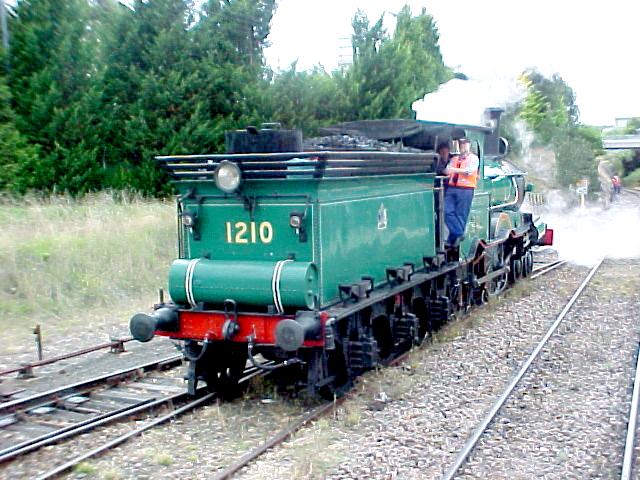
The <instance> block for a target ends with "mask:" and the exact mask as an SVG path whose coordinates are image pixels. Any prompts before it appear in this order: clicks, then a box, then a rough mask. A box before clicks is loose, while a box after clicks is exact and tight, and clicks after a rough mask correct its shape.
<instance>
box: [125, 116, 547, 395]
mask: <svg viewBox="0 0 640 480" xmlns="http://www.w3.org/2000/svg"><path fill="white" fill-rule="evenodd" d="M500 114H501V110H499V109H490V110H488V111H487V115H488V117H490V118H491V119H492V120H493V125H494V126H495V127H494V128H493V129H492V128H488V127H485V126H472V125H455V124H449V123H438V122H422V121H413V120H371V121H358V122H347V123H342V124H339V125H335V126H333V127H329V128H327V129H325V130H324V131H323V133H324V134H325V135H326V136H325V137H322V138H320V139H316V140H314V141H311V142H310V143H309V142H307V143H306V144H305V141H304V140H303V138H302V135H301V133H300V132H299V131H295V130H282V129H280V128H278V126H277V125H272V124H268V125H265V126H264V128H262V129H257V128H254V127H249V128H247V129H246V130H241V131H233V132H228V133H227V137H226V144H227V152H228V153H226V154H214V155H178V156H161V157H157V158H156V160H157V162H158V164H159V166H160V167H162V168H163V169H165V170H166V171H167V172H168V174H169V175H170V176H171V177H172V179H173V181H174V183H175V186H176V188H177V191H178V195H177V222H178V228H177V237H178V258H177V259H176V260H175V261H174V262H173V264H172V265H171V267H170V269H169V294H170V296H171V301H169V302H165V301H161V302H160V303H158V304H157V305H156V306H155V309H154V311H153V313H150V314H148V313H139V314H136V315H134V316H133V317H132V318H131V321H130V330H131V333H132V335H133V336H134V338H136V339H137V340H139V341H141V342H146V341H149V340H151V339H152V338H153V337H154V336H155V335H161V336H166V337H170V338H172V339H175V340H178V341H180V344H181V348H182V350H183V352H184V356H185V358H186V360H187V361H188V362H189V368H188V373H187V380H188V388H189V391H190V392H191V393H193V394H195V393H196V390H197V387H198V383H199V382H200V381H204V382H206V384H207V386H208V387H209V388H212V389H214V390H216V391H218V392H220V393H221V394H225V393H228V392H233V391H234V389H235V388H236V386H237V382H238V379H239V378H240V377H241V376H242V374H243V371H244V369H245V367H246V365H247V362H250V363H251V364H253V365H254V366H256V367H257V368H262V369H271V370H274V369H277V370H279V371H280V375H279V377H280V378H285V379H286V381H287V382H289V383H290V384H291V385H294V386H296V388H298V389H300V390H301V391H304V392H306V393H307V394H308V395H310V396H314V397H315V396H318V395H320V396H324V397H332V396H333V395H335V394H339V393H340V392H342V391H344V389H345V388H348V387H349V385H350V384H351V382H352V380H353V379H354V378H355V377H356V376H357V375H359V374H361V373H362V372H363V371H365V370H368V369H371V368H374V367H376V366H377V365H380V364H383V363H384V362H386V361H387V360H388V359H390V358H393V357H394V356H395V355H398V353H399V352H402V351H404V350H406V349H408V348H411V346H413V345H416V344H419V343H420V342H422V341H423V340H424V339H425V337H426V336H428V335H429V333H430V332H432V331H433V330H434V329H436V328H438V327H439V326H440V325H442V324H443V323H444V322H447V321H448V320H450V319H451V318H452V316H454V315H455V314H456V312H457V311H459V310H467V309H469V308H470V307H471V306H472V305H474V304H481V303H483V302H486V301H487V300H488V298H489V297H490V296H491V295H496V294H498V293H500V291H501V290H503V289H504V288H505V287H506V286H507V285H508V284H509V283H512V282H515V281H516V280H517V279H518V278H520V277H522V276H527V275H528V274H529V273H530V272H531V270H532V267H533V257H532V252H531V248H532V247H533V246H534V245H536V244H549V243H550V242H551V236H552V231H551V230H549V229H547V228H546V225H545V224H544V223H542V222H541V221H540V219H537V218H534V217H533V216H532V214H529V213H524V212H522V211H521V208H520V207H521V205H522V202H523V199H524V196H525V193H526V192H527V191H529V190H531V188H532V186H531V185H530V184H527V183H526V182H525V172H522V171H520V170H519V169H518V168H516V167H514V166H513V165H511V164H510V163H508V162H507V161H506V160H505V158H504V157H505V154H506V147H507V145H506V142H505V141H504V139H501V138H500V137H499V136H498V132H499V124H500ZM462 137H465V138H468V139H470V140H471V142H472V150H473V151H474V152H475V153H476V154H477V155H478V157H479V158H480V166H479V169H480V171H479V176H478V179H479V180H478V187H477V188H476V191H475V196H474V199H473V204H472V209H471V213H470V215H469V220H468V223H467V226H466V232H465V235H464V237H463V238H464V239H463V241H462V243H461V244H460V245H459V246H458V247H454V248H449V247H447V246H446V245H445V241H444V239H445V238H446V237H445V235H446V227H445V225H444V213H443V211H444V210H443V205H444V188H445V179H444V178H442V177H439V176H438V175H437V174H436V170H435V166H436V162H437V161H438V155H437V154H436V153H435V148H436V146H437V145H438V144H439V143H440V142H442V141H451V142H453V141H455V140H456V139H459V138H462ZM265 360H267V361H265Z"/></svg>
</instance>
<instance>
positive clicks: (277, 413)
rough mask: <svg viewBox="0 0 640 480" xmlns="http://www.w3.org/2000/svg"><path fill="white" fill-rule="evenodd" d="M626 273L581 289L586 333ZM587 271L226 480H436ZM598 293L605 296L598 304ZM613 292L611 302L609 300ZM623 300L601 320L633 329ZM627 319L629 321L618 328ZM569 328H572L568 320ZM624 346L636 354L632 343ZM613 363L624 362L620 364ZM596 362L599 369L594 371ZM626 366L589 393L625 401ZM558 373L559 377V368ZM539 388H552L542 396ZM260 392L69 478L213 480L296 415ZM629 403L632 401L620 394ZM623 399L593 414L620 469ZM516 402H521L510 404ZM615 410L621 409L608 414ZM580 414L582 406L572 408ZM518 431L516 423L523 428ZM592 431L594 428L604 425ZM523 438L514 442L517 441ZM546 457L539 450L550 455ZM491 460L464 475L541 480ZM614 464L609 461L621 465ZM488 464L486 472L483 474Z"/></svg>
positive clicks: (491, 318)
mask: <svg viewBox="0 0 640 480" xmlns="http://www.w3.org/2000/svg"><path fill="white" fill-rule="evenodd" d="M629 265H630V264H629V263H623V262H607V263H606V264H605V266H603V267H602V268H603V270H602V273H603V275H602V276H598V275H597V276H596V277H595V278H594V282H595V283H594V286H595V287H597V288H596V290H595V291H592V290H591V289H588V290H585V293H584V295H585V298H587V296H589V297H588V298H589V300H590V301H593V303H594V305H593V308H591V311H590V313H589V317H590V318H591V320H590V321H591V322H595V321H596V320H597V319H598V318H599V315H601V313H598V309H597V308H596V305H595V304H596V303H598V302H602V303H604V304H606V305H609V304H614V303H620V297H619V296H618V297H616V296H615V295H618V294H621V293H620V289H619V288H616V285H617V284H616V283H615V282H618V281H621V282H623V284H624V285H626V287H624V288H629V289H632V287H633V288H635V290H633V291H634V292H635V291H637V290H638V284H637V282H638V276H637V273H636V274H635V275H636V276H635V280H634V277H633V274H634V270H633V268H635V269H636V270H635V271H637V264H634V265H635V267H633V268H632V267H631V266H629ZM605 267H606V269H605ZM588 270H589V269H588V268H586V267H576V266H563V267H561V268H560V269H558V270H556V271H554V272H552V273H550V274H547V275H545V276H543V277H540V278H539V279H536V280H534V281H525V282H522V283H520V284H519V285H517V286H516V287H514V288H513V289H512V290H511V291H509V292H507V293H506V294H505V295H504V296H503V297H501V298H499V299H496V300H494V301H492V302H491V303H490V304H489V305H486V306H484V307H481V308H477V309H474V310H473V311H472V312H471V314H470V315H468V316H465V317H463V318H461V319H460V320H458V321H456V322H453V323H451V324H449V325H448V326H446V327H445V328H443V329H442V330H441V331H440V332H438V333H437V334H436V336H435V337H434V341H433V342H430V343H429V344H426V345H425V346H424V347H423V348H420V349H417V350H415V351H414V352H412V354H411V355H410V356H409V358H408V360H406V361H405V362H404V363H403V364H402V365H401V366H399V367H395V368H386V369H382V370H380V371H378V372H370V373H369V374H367V375H365V376H363V377H362V378H361V379H359V381H358V385H357V387H356V389H355V390H354V391H353V392H352V393H351V394H350V395H349V398H348V399H347V400H345V401H344V402H343V403H342V404H341V405H340V406H337V407H336V408H335V409H334V410H333V412H332V413H331V415H327V416H325V417H324V418H322V419H320V420H318V421H317V422H315V423H313V424H312V425H310V426H308V427H305V428H304V429H303V430H301V431H300V432H298V433H297V434H296V435H294V436H293V437H292V438H291V439H289V440H288V441H286V442H285V443H284V444H282V445H281V446H279V447H276V448H274V449H273V450H271V451H269V452H267V453H266V454H265V455H263V456H262V457H261V458H259V459H258V460H257V461H255V462H254V463H252V464H250V465H249V466H248V467H246V468H245V469H244V470H242V471H241V472H240V473H239V474H238V475H236V477H234V478H242V479H258V478H259V479H263V478H274V479H278V478H282V479H292V478H293V479H297V478H332V479H347V478H352V479H356V478H358V479H359V478H380V479H390V478H398V479H413V478H416V479H417V478H439V477H440V476H441V475H442V473H443V472H444V471H445V469H446V468H447V467H448V466H449V465H450V464H451V462H452V461H453V459H454V458H455V455H456V453H457V452H458V451H459V450H460V449H461V448H462V446H463V444H464V442H465V440H466V437H467V436H468V435H469V434H470V433H471V431H472V430H473V429H474V428H475V426H476V425H477V423H478V421H479V420H480V419H481V417H482V416H483V415H484V413H485V412H486V411H487V410H488V409H489V408H490V406H491V404H492V403H493V401H494V400H495V398H496V397H497V396H498V395H499V394H500V393H501V391H502V389H503V388H504V386H505V385H506V384H507V383H508V381H509V379H510V378H511V377H512V376H513V374H514V373H515V372H516V371H517V369H518V368H519V366H520V364H521V363H522V361H523V360H524V359H525V358H526V356H527V355H528V354H529V353H530V352H531V350H532V349H533V348H534V346H535V345H536V344H537V342H538V341H539V339H540V338H541V337H542V335H543V334H544V332H545V331H546V328H547V327H548V326H549V325H550V323H551V322H552V321H553V320H554V319H555V317H556V315H557V314H558V313H559V312H560V310H561V309H562V308H563V306H564V304H565V303H566V301H567V300H568V299H569V298H570V297H571V295H572V294H573V292H574V291H575V289H576V287H577V286H578V285H579V284H580V282H581V280H582V279H583V278H584V277H585V275H586V273H587V272H588ZM625 271H626V272H627V274H625V275H626V276H624V275H623V276H621V277H619V273H620V272H625ZM605 274H606V275H605ZM634 281H635V282H636V283H635V284H634V283H633V282H634ZM601 287H602V288H601ZM600 290H602V291H603V292H604V293H600ZM607 292H608V293H607ZM615 292H618V293H616V294H615V295H614V293H615ZM626 301H627V302H628V305H627V307H626V309H625V308H624V307H623V306H620V307H619V308H618V309H616V310H612V311H611V312H610V314H611V315H612V318H615V319H617V321H618V322H617V323H618V324H619V325H620V328H622V326H623V325H627V326H628V325H629V324H630V323H631V324H632V323H633V322H632V320H633V318H637V317H638V311H637V310H635V311H634V310H632V308H631V307H630V305H631V304H634V302H635V304H634V305H635V308H637V305H638V300H637V298H636V299H635V300H633V299H632V298H628V299H627V300H626ZM607 302H608V303H607ZM625 312H627V314H628V315H629V316H630V318H627V317H624V315H625ZM634 315H635V317H633V316H634ZM622 317H624V319H623V318H622ZM568 320H569V318H567V320H566V321H568ZM572 321H573V320H572ZM585 321H587V320H585ZM567 325H569V324H567ZM567 328H568V330H566V331H565V330H564V329H563V327H561V333H560V335H558V337H566V336H567V335H568V333H573V334H577V333H578V330H577V329H571V327H567ZM596 331H600V334H601V335H602V336H605V337H607V342H609V343H610V345H609V348H617V345H619V344H618V343H616V342H618V340H616V339H615V338H613V337H615V336H616V332H618V333H619V332H620V331H621V330H615V331H613V330H608V329H604V327H601V328H600V330H598V329H596ZM579 338H582V337H579ZM626 341H627V342H631V343H633V342H636V344H637V337H635V338H633V339H627V340H626ZM584 342H586V340H585V341H584ZM578 343H580V342H578ZM585 344H586V343H585ZM567 348H568V345H567ZM619 350H622V348H620V349H619ZM589 352H591V350H589ZM591 354H592V355H593V356H594V357H593V358H594V359H595V360H593V361H594V362H595V361H596V360H598V359H600V358H601V357H600V356H599V355H600V354H599V353H598V352H591ZM545 355H547V352H545ZM622 356H623V354H622V352H621V353H620V357H621V358H622ZM545 358H547V357H545ZM549 358H550V359H551V360H549V361H548V362H547V363H549V364H550V365H556V363H557V359H556V358H555V357H553V355H551V356H549ZM589 359H591V357H589ZM621 361H622V360H621ZM554 362H556V363H554ZM607 362H610V360H607ZM599 363H600V364H602V362H601V361H600V362H599ZM631 363H632V359H631V357H629V358H627V361H626V363H625V366H624V369H618V365H617V364H613V363H612V364H611V365H607V367H606V368H605V367H602V368H603V371H606V372H608V374H609V376H608V377H607V378H608V380H607V382H608V383H607V382H601V383H602V385H598V388H599V389H600V390H599V391H607V392H609V390H611V391H612V392H614V393H615V392H616V391H617V390H616V388H618V387H615V385H617V384H615V385H614V383H615V382H614V380H615V381H616V382H618V381H619V382H622V379H624V381H625V382H627V383H624V382H623V383H624V386H623V390H624V389H625V388H627V387H628V386H629V382H630V381H631V377H630V376H631V373H630V370H631ZM601 366H602V365H601ZM556 367H557V368H558V369H559V371H562V368H561V366H559V365H556ZM538 368H539V367H538V363H535V364H534V370H532V371H531V372H530V373H529V375H532V376H533V375H534V374H537V372H538ZM620 368H622V367H621V365H620ZM625 375H626V376H625ZM612 382H613V383H612ZM536 385H537V386H536V388H535V389H534V390H535V391H536V392H538V391H539V393H538V394H537V395H536V396H535V397H534V396H533V395H532V396H530V400H531V401H530V405H529V406H530V407H531V408H529V410H526V409H525V410H526V412H525V413H527V414H529V413H530V414H531V415H532V417H533V418H535V419H536V420H542V416H540V417H541V418H537V416H536V415H535V413H534V407H536V408H537V406H538V404H539V403H540V402H541V399H540V398H539V397H542V398H543V399H544V398H546V397H548V396H549V395H551V394H554V393H555V392H556V386H552V387H547V386H545V385H543V384H539V385H543V386H539V385H538V384H536ZM534 386H535V385H534ZM614 387H615V388H614ZM545 388H551V393H549V392H548V391H547V390H545ZM572 388H575V385H572ZM607 388H609V390H607ZM566 392H567V395H572V394H573V395H576V396H578V395H579V394H582V393H583V391H582V390H581V389H580V388H578V390H573V389H571V388H569V387H567V390H566ZM624 392H626V390H624ZM269 393H270V392H269V391H266V392H261V391H260V386H259V385H258V387H257V389H256V390H254V393H253V394H252V395H250V396H249V397H247V398H245V399H240V400H238V401H235V402H231V403H225V404H221V405H211V406H208V407H205V408H204V409H200V410H198V411H196V412H194V413H193V414H187V415H185V416H184V417H181V418H180V419H179V420H177V421H174V422H171V423H170V424H168V425H165V426H163V427H160V428H157V429H154V430H152V431H150V432H149V433H147V434H145V435H143V436H142V437H140V438H137V439H134V440H131V441H129V442H127V443H126V444H124V445H122V446H120V447H118V448H116V449H114V450H113V451H111V452H109V453H108V454H106V455H104V456H102V457H100V458H98V459H95V460H91V461H89V462H88V463H86V464H84V465H83V466H82V467H81V468H80V469H77V470H76V471H75V472H74V473H72V474H70V475H68V477H69V478H74V479H75V478H78V479H79V478H100V479H111V480H115V479H145V478H171V477H176V476H180V477H184V478H210V477H211V476H212V475H214V474H215V472H216V471H219V470H220V469H221V468H223V467H224V466H225V465H228V464H230V463H231V462H232V461H233V460H235V459H236V458H237V457H239V456H240V455H242V454H243V453H245V452H246V451H248V450H250V449H251V448H253V447H255V446H256V445H258V444H259V443H260V442H262V441H263V440H265V439H267V438H268V437H269V436H270V435H273V434H274V433H275V432H276V431H279V430H280V429H281V428H283V427H285V426H286V425H287V424H289V423H290V422H292V421H293V420H294V419H295V418H296V417H297V416H298V415H300V414H301V413H302V411H303V410H304V409H303V408H302V407H300V406H298V405H296V404H295V403H294V402H291V401H283V400H282V399H279V398H275V399H274V401H273V402H267V403H263V402H262V401H261V399H262V398H265V397H269V396H270V395H269ZM519 396H520V392H519ZM627 397H628V398H630V393H629V392H627ZM627 397H625V398H624V399H620V403H618V397H616V396H615V395H614V396H612V397H607V398H608V400H607V402H604V403H598V404H596V405H597V406H596V407H595V408H604V407H607V406H609V407H611V408H612V409H613V410H612V412H617V417H615V420H611V419H612V418H613V416H612V415H613V413H607V415H608V416H607V418H608V419H609V420H610V422H611V423H612V425H617V427H616V428H618V433H619V435H620V438H619V439H618V440H615V442H616V445H615V446H613V445H612V446H613V447H614V450H615V449H617V451H618V456H619V458H620V459H621V456H622V445H623V440H624V433H623V430H624V427H625V424H624V423H625V421H626V420H625V419H626V415H627V412H628V404H627V403H625V402H626V400H628V398H627ZM516 398H519V397H514V399H516ZM569 398H571V397H564V400H563V401H564V403H565V404H570V403H572V402H570V401H567V400H568V399H569ZM586 403H590V402H586ZM615 403H618V405H617V410H616V409H615V407H616V405H614V404H615ZM577 404H580V401H579V399H578V400H577ZM566 406H568V405H566ZM618 410H619V411H618ZM581 411H582V412H584V413H583V417H581V416H580V415H578V416H576V417H575V418H574V417H571V416H569V415H568V414H567V416H566V417H563V418H564V419H565V420H566V421H567V423H563V424H561V426H560V427H559V428H558V430H564V429H566V428H568V427H567V425H569V426H571V425H573V424H574V423H575V422H576V420H575V419H576V418H577V419H578V420H581V421H585V422H586V423H585V425H591V423H589V422H588V421H587V420H588V418H587V417H586V416H588V415H591V413H587V412H589V411H588V410H587V409H586V407H585V409H584V410H581ZM585 419H586V420H585ZM569 420H572V421H573V423H571V422H569ZM601 422H602V420H600V423H601ZM515 423H517V422H516V420H515V419H514V418H512V417H507V421H503V422H502V423H499V424H497V427H495V428H496V430H500V429H505V430H508V429H509V428H510V427H508V425H512V424H515ZM526 426H527V425H526V424H523V429H524V428H525V427H526ZM600 427H601V428H602V425H600ZM128 428H133V425H120V426H118V427H113V428H112V429H111V430H103V431H100V432H95V433H94V434H92V435H91V436H87V437H86V438H84V437H83V439H78V440H77V441H74V442H72V443H71V444H70V445H69V446H65V447H63V448H64V449H65V451H66V452H67V453H68V452H71V451H72V450H75V452H76V453H80V452H82V451H83V450H85V449H88V448H89V445H95V444H96V442H97V441H99V440H100V439H105V438H106V437H107V435H111V434H113V433H114V432H115V431H116V430H126V429H128ZM591 428H593V426H591ZM523 429H521V430H523ZM500 431H502V430H500ZM526 435H529V436H530V433H529V434H524V437H526ZM524 437H523V439H522V440H525V439H526V438H524ZM565 437H566V435H565V436H564V437H563V435H559V436H558V438H559V439H562V438H565ZM491 438H492V437H491V435H487V436H486V438H485V439H484V442H489V441H490V440H491ZM616 438H617V437H616ZM484 442H483V445H482V446H484ZM607 442H608V443H610V444H613V443H614V439H613V437H607V440H606V442H604V443H607ZM591 443H593V442H591ZM523 448H524V450H523V451H522V452H520V453H517V454H516V457H519V458H520V459H526V458H527V457H526V454H525V453H523V452H526V451H527V450H526V448H531V447H528V446H527V447H523ZM545 448H546V447H545ZM551 448H552V447H549V448H548V449H549V451H551ZM487 451H490V450H487ZM499 451H504V452H505V453H502V454H501V455H494V454H493V453H491V454H488V456H487V457H486V458H485V457H480V456H478V457H475V456H474V457H472V458H471V461H470V463H469V464H468V466H467V467H465V468H466V470H464V474H465V475H467V476H469V478H471V477H474V478H475V477H478V478H479V477H482V478H487V477H488V476H489V477H491V478H507V477H513V478H539V477H540V476H542V475H543V474H545V473H546V471H544V472H543V470H542V469H541V467H540V465H541V463H535V462H534V461H533V459H535V458H537V459H538V460H540V462H542V463H544V462H543V461H542V459H543V457H541V456H540V457H535V456H532V460H531V461H532V462H533V463H534V465H532V466H529V467H530V468H529V469H527V466H526V465H520V464H519V463H517V464H516V463H513V462H512V461H511V460H509V459H510V458H513V457H512V456H511V452H507V451H506V450H504V449H502V450H499ZM539 451H543V450H540V449H538V450H537V451H536V452H538V453H539ZM46 453H47V452H42V454H40V455H41V456H40V457H39V458H38V459H34V460H33V461H32V462H30V466H29V468H27V469H23V468H19V469H17V470H13V469H11V468H10V469H7V470H4V472H1V471H0V477H2V474H3V473H4V474H11V473H17V472H20V474H22V475H27V476H28V475H30V474H33V473H35V472H36V471H42V470H43V469H44V466H45V465H46V466H49V467H50V466H51V463H52V461H53V460H54V458H53V457H52V455H57V457H55V458H60V456H61V455H63V454H64V451H62V453H57V454H54V451H53V450H52V451H51V453H50V454H48V455H47V454H46ZM484 453H485V450H484V449H482V450H479V451H478V455H483V454H484ZM549 457H551V455H549ZM553 457H554V458H556V461H558V459H559V460H562V459H563V458H564V457H563V456H562V455H560V456H558V454H557V452H555V451H554V452H553ZM567 458H569V456H568V457H567ZM580 458H582V457H580ZM614 460H616V461H617V460H618V458H617V457H616V458H615V459H614ZM487 462H491V463H489V465H490V466H489V467H487ZM525 463H526V462H525ZM584 463H585V465H589V467H588V468H592V469H595V470H594V471H596V472H598V471H599V470H598V468H601V467H599V466H598V464H597V463H596V464H592V463H590V462H589V461H588V459H587V460H585V461H584ZM601 463H602V462H601ZM47 464H48V465H47ZM544 467H545V468H547V469H548V468H549V465H547V464H546V463H545V465H544ZM14 468H15V466H14ZM501 468H502V470H500V469H501ZM550 471H551V470H550ZM568 471H569V472H571V471H570V470H566V469H565V470H563V471H562V475H560V476H558V475H555V474H554V473H553V471H551V474H550V475H552V476H550V477H549V478H578V477H577V476H571V475H572V474H571V473H569V474H567V472H568ZM585 471H586V472H587V473H586V474H585V473H584V472H585ZM488 472H489V473H491V475H489V474H488ZM495 472H498V473H496V475H497V476H496V475H493V473H495ZM610 472H611V471H610V470H606V471H605V473H603V474H602V476H605V477H606V476H609V473H610ZM580 474H581V475H582V477H581V478H585V476H586V477H590V476H591V474H590V473H589V470H588V469H587V470H581V471H580ZM553 475H555V476H553ZM596 476H597V475H596Z"/></svg>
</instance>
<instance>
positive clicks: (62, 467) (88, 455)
mask: <svg viewBox="0 0 640 480" xmlns="http://www.w3.org/2000/svg"><path fill="white" fill-rule="evenodd" d="M215 396H216V394H215V392H211V393H208V394H206V395H204V396H203V397H200V398H198V399H196V400H194V401H192V402H189V403H187V404H186V405H183V406H182V407H180V408H177V409H175V410H173V411H172V412H169V413H167V414H166V415H163V416H161V417H158V418H155V419H153V420H151V421H149V422H147V423H145V424H144V425H142V426H141V427H139V428H137V429H135V430H132V431H130V432H127V433H125V434H124V435H120V436H119V437H116V438H114V439H112V440H110V441H109V442H107V443H105V444H103V445H100V446H99V447H97V448H94V449H93V450H89V451H88V452H85V453H83V454H82V455H78V456H77V457H75V458H73V459H71V460H69V461H67V462H65V463H63V464H62V465H60V466H58V467H56V468H54V469H52V470H49V471H48V472H46V473H43V474H42V475H40V476H38V477H36V480H47V479H49V478H54V477H56V476H58V475H60V474H62V473H64V472H66V471H68V470H70V469H72V468H73V467H75V466H76V465H77V464H79V463H80V462H83V461H85V460H87V459H89V458H91V457H95V456H96V455H99V454H100V453H102V452H105V451H107V450H110V449H112V448H114V447H116V446H118V445H120V444H121V443H124V442H126V441H127V440H129V439H130V438H132V437H136V436H138V435H140V434H142V433H144V432H146V431H147V430H149V429H150V428H153V427H156V426H158V425H160V424H162V423H165V422H167V421H169V420H171V419H172V418H174V417H177V416H178V415H181V414H183V413H185V412H188V411H189V410H193V409H194V408H196V407H198V406H200V405H202V404H204V403H207V402H209V401H210V400H212V399H213V398H214V397H215Z"/></svg>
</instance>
